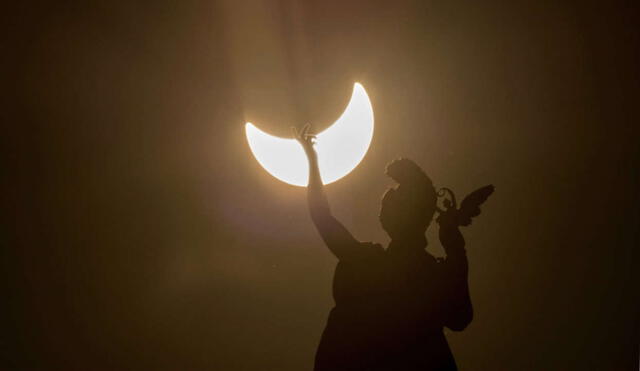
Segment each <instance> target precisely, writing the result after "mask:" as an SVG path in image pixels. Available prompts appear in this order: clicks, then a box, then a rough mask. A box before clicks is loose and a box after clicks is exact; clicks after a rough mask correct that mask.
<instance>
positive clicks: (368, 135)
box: [245, 83, 373, 187]
mask: <svg viewBox="0 0 640 371" xmlns="http://www.w3.org/2000/svg"><path fill="white" fill-rule="evenodd" d="M245 132H246V134H247V141H248V142H249V147H250V148H251V152H252V153H253V156H254V157H255V158H256V160H258V162H259V163H260V165H262V167H263V168H264V169H265V170H266V171H267V172H268V173H269V174H271V175H273V176H274V177H276V178H277V179H279V180H281V181H283V182H285V183H289V184H291V185H294V186H299V187H306V186H307V184H308V182H309V164H308V162H307V157H306V155H305V153H304V150H303V149H302V146H301V145H300V143H298V142H297V141H296V140H295V139H287V138H281V137H276V136H273V135H269V134H267V133H265V132H264V131H262V130H260V129H258V128H257V127H256V126H254V125H253V124H252V123H250V122H247V123H246V124H245ZM372 138H373V108H372V107H371V101H369V96H368V95H367V92H366V91H365V90H364V87H362V85H360V84H359V83H355V84H354V85H353V93H352V94H351V100H350V101H349V104H348V105H347V108H346V109H345V110H344V112H343V113H342V115H341V116H340V118H339V119H338V120H337V121H336V122H334V123H333V125H331V126H330V127H328V128H327V129H325V130H324V131H322V132H321V133H318V134H317V135H316V145H315V149H316V152H317V153H318V165H319V166H320V176H321V177H322V183H324V184H329V183H333V182H335V181H336V180H338V179H340V178H342V177H344V176H345V175H347V174H349V173H350V172H351V171H352V170H353V169H355V168H356V166H358V164H359V163H360V161H362V159H363V158H364V156H365V154H366V153H367V150H368V149H369V145H370V144H371V139H372Z"/></svg>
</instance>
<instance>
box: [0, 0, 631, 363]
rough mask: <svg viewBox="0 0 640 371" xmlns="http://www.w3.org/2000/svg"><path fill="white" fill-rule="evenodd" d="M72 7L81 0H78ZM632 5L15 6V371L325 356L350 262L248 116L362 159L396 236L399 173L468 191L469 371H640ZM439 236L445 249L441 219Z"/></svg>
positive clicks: (7, 305)
mask: <svg viewBox="0 0 640 371" xmlns="http://www.w3.org/2000/svg"><path fill="white" fill-rule="evenodd" d="M74 3H78V4H74ZM631 4H632V2H627V3H624V2H597V3H596V2H580V3H578V2H573V3H572V2H559V1H529V2H518V1H506V0H504V1H500V0H489V1H471V0H468V1H464V0H463V1H458V0H450V1H425V2H422V1H415V2H409V1H395V2H391V1H357V2H356V1H354V2H346V3H343V2H338V1H315V0H314V1H305V2H297V1H293V0H291V1H285V0H283V1H276V0H273V1H253V2H239V1H231V0H229V1H220V2H216V1H214V2H204V1H179V2H178V1H148V2H142V1H138V2H136V1H131V2H129V1H124V2H104V3H90V2H53V3H52V4H48V5H47V4H39V5H35V4H29V5H27V4H23V5H17V6H15V7H14V8H13V9H6V10H5V11H4V13H5V14H4V15H3V17H4V19H3V21H2V25H3V26H2V27H3V29H4V30H3V31H2V40H3V42H2V46H1V48H2V50H3V61H2V67H3V68H2V70H3V71H4V72H5V73H6V74H7V75H8V77H9V78H8V79H6V81H7V82H6V84H5V89H3V90H4V94H3V97H4V99H3V101H4V102H5V104H7V109H4V110H3V113H2V116H3V120H2V121H3V132H4V133H3V135H2V137H1V138H2V150H3V152H5V153H6V155H5V156H4V157H5V159H6V165H5V166H4V170H5V174H6V179H7V180H6V181H3V185H4V188H5V190H3V192H2V193H1V194H2V202H3V206H2V208H3V211H5V215H6V216H5V219H4V221H3V223H2V224H3V233H2V235H3V244H2V245H3V249H2V256H1V261H0V264H1V265H2V273H3V278H2V285H6V287H4V288H3V289H2V292H3V294H4V300H3V301H2V307H3V310H2V313H3V314H2V321H3V323H2V335H0V340H1V342H0V351H1V356H2V364H1V365H0V366H1V367H2V368H16V369H21V368H42V369H65V370H76V369H77V370H86V369H94V370H96V369H176V370H178V369H211V370H283V371H286V370H310V369H311V366H312V360H313V356H314V352H315V347H316V346H317V344H318V341H319V339H320V334H321V331H322V329H323V326H324V323H325V320H326V316H327V313H328V310H329V309H330V308H331V306H332V299H331V280H332V274H333V269H334V267H335V264H336V260H335V259H334V258H333V257H332V256H331V255H330V253H329V252H328V251H327V250H326V249H325V248H324V246H323V244H322V242H321V240H320V238H319V236H318V235H317V234H316V232H315V230H314V229H313V227H312V224H311V222H310V219H309V217H308V214H307V210H306V204H305V193H304V189H302V188H297V187H292V186H288V185H286V184H284V183H281V182H279V181H277V180H276V179H275V178H273V177H271V176H270V175H268V174H267V173H266V172H265V171H263V170H262V169H261V168H260V166H259V165H258V163H257V162H256V161H255V160H254V159H253V157H252V156H251V153H250V151H249V148H248V146H247V144H246V140H245V138H244V131H243V125H244V122H245V121H252V122H254V123H256V124H257V125H258V126H259V127H261V128H262V129H263V130H265V131H269V132H271V133H273V134H276V135H282V136H284V135H288V134H289V127H290V126H292V125H299V124H302V123H304V122H307V121H309V122H312V123H313V124H314V125H315V127H316V128H317V129H318V130H321V129H323V128H324V127H327V126H328V125H330V123H331V122H332V121H333V120H335V119H336V118H337V117H338V116H339V114H340V112H341V111H342V109H343V108H344V106H345V105H346V103H347V101H348V98H349V96H350V93H351V87H352V84H353V82H354V81H359V82H361V83H362V84H363V85H364V86H365V88H366V89H367V91H368V93H369V95H370V97H371V100H372V104H373V108H374V112H375V116H376V133H375V136H374V138H373V142H372V145H371V148H370V150H369V153H368V154H367V156H366V157H365V159H364V161H363V162H362V163H361V165H360V166H359V167H358V168H357V169H356V170H355V171H354V172H353V173H352V174H350V175H349V176H347V177H346V178H344V179H342V180H340V181H339V182H337V183H335V184H332V185H330V186H328V187H327V192H328V196H329V198H330V201H331V203H332V205H333V209H334V212H335V214H336V215H337V216H338V218H339V219H341V220H342V221H343V222H344V223H345V224H346V225H347V226H348V227H349V228H350V230H351V231H352V232H353V234H354V235H355V236H356V237H357V238H358V239H360V240H363V241H377V242H382V243H386V242H388V239H387V237H386V236H385V235H384V233H383V232H382V230H381V228H380V227H379V225H378V221H377V212H378V208H379V199H380V196H381V195H382V193H383V192H384V190H385V189H386V187H388V186H390V185H391V184H392V183H391V181H390V180H389V179H387V178H386V177H385V176H384V174H383V170H384V166H385V164H386V163H387V162H389V161H390V160H392V159H394V158H396V157H398V156H406V157H409V158H412V159H414V160H415V161H416V162H417V163H419V164H420V165H421V166H422V167H423V168H424V169H425V170H426V171H427V172H428V174H429V175H430V176H431V178H432V179H433V180H434V182H435V183H436V185H437V186H448V187H451V188H453V189H454V190H456V192H457V193H458V194H459V195H462V194H465V193H467V192H470V191H472V190H473V189H475V188H476V187H479V186H482V185H485V184H489V183H493V184H494V185H495V186H496V193H495V194H494V195H493V196H492V198H490V199H489V201H488V202H487V204H486V206H485V207H484V213H483V215H482V216H481V217H480V218H478V220H477V221H476V222H474V224H473V226H471V227H469V228H467V229H466V230H464V234H465V236H466V238H467V248H468V255H469V259H470V264H471V271H470V287H471V292H472V298H473V300H474V306H475V311H476V315H475V320H474V322H473V323H472V325H471V326H470V327H469V328H468V329H467V330H466V331H464V332H461V333H450V334H448V338H449V341H450V343H451V347H452V349H453V353H454V355H455V356H456V359H457V361H458V364H459V366H460V368H461V369H462V370H544V369H548V370H586V369H589V370H596V369H597V370H627V369H628V370H637V367H638V343H639V342H638V338H639V332H640V323H639V319H638V318H639V316H638V309H639V307H638V292H640V290H639V288H638V273H637V271H638V268H639V267H638V257H639V252H638V248H639V246H638V227H639V223H638V222H639V217H638V205H639V204H640V196H639V193H638V188H639V181H638V170H639V169H638V162H637V160H636V158H638V157H640V156H638V155H640V153H638V152H639V150H638V148H639V147H638V140H637V134H638V128H637V127H638V101H637V96H638V94H637V93H638V87H639V86H638V85H639V83H638V82H639V78H638V77H639V71H640V70H639V69H638V66H639V65H640V58H639V53H638V37H639V32H638V28H637V22H638V19H637V14H636V11H635V9H634V8H633V7H632V6H631ZM429 237H430V241H431V244H430V247H429V250H430V251H432V252H433V253H435V254H440V253H441V250H440V247H439V244H438V242H437V239H436V238H434V237H435V236H434V233H433V231H431V232H430V233H429Z"/></svg>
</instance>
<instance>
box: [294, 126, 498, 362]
mask: <svg viewBox="0 0 640 371" xmlns="http://www.w3.org/2000/svg"><path fill="white" fill-rule="evenodd" d="M294 135H295V137H296V139H298V141H299V142H300V143H301V145H302V147H303V148H304V150H305V153H306V155H307V158H308V160H309V184H308V205H309V210H310V213H311V219H312V220H313V223H314V224H315V226H316V228H317V230H318V231H319V233H320V235H321V237H322V239H323V240H324V242H325V244H326V245H327V247H328V248H329V250H331V252H332V253H333V254H334V255H335V256H336V257H337V258H338V259H339V262H338V265H337V267H336V270H335V276H334V281H333V297H334V300H335V307H334V308H333V309H332V310H331V312H330V314H329V318H328V320H327V324H326V327H325V329H324V332H323V334H322V338H321V341H320V344H319V346H318V350H317V352H316V358H315V365H314V366H315V367H314V370H316V371H324V370H331V371H342V370H349V371H355V370H367V371H370V370H379V371H382V370H396V371H400V370H456V364H455V361H454V358H453V355H452V353H451V351H450V349H449V345H448V344H447V340H446V338H445V336H444V333H443V328H444V327H447V328H449V329H451V330H453V331H462V330H464V329H465V328H466V327H467V325H468V324H469V323H470V322H471V320H472V318H473V308H472V305H471V298H470V297H469V286H468V283H467V271H468V263H467V257H466V252H465V241H464V238H463V236H462V234H461V233H460V230H459V228H458V227H459V226H460V225H468V224H470V223H471V218H472V217H474V216H477V215H478V214H480V209H479V206H480V204H482V202H484V201H485V200H486V199H487V197H488V196H489V195H490V194H491V193H492V192H493V186H486V187H483V188H481V189H479V190H478V191H476V192H473V193H472V194H470V195H469V196H468V197H466V198H465V200H464V201H462V203H461V205H460V208H459V209H458V208H457V204H456V201H455V196H454V195H453V192H451V191H450V190H448V189H446V188H445V189H442V190H441V191H440V192H439V193H436V190H435V188H434V186H433V184H432V182H431V179H429V177H428V176H427V175H426V174H425V173H424V171H422V169H421V168H420V167H419V166H418V165H416V164H415V163H414V162H413V161H411V160H408V159H400V160H395V161H393V162H392V163H391V164H389V165H388V166H387V169H386V173H387V175H389V176H390V177H391V178H393V179H394V180H395V181H397V182H398V183H399V186H397V187H396V188H391V189H389V190H387V192H386V193H385V194H384V196H383V198H382V207H381V210H380V222H381V224H382V228H383V229H384V230H385V231H386V232H387V233H388V234H389V236H390V237H391V242H390V243H389V246H388V248H387V249H384V248H382V246H381V245H379V244H374V243H369V242H360V241H358V240H356V239H355V238H354V237H353V236H352V235H351V233H349V231H348V230H347V229H346V228H345V227H344V226H343V225H342V224H341V223H340V222H339V221H338V220H337V219H336V218H335V217H334V216H333V215H332V214H331V210H330V208H329V203H328V201H327V198H326V196H325V194H324V191H323V184H322V181H321V178H320V171H319V168H318V161H317V154H316V152H315V150H314V148H313V144H314V141H315V137H314V136H313V135H311V134H309V125H306V126H305V127H304V128H303V129H302V130H301V131H300V132H298V131H297V130H295V129H294ZM446 193H449V194H450V197H451V199H446V200H444V209H441V208H439V207H438V206H437V200H438V196H439V195H440V196H444V195H445V194H446ZM436 211H438V212H439V216H438V218H437V219H436V220H437V222H438V225H439V238H440V241H441V243H442V246H443V247H444V250H445V252H446V258H445V259H436V258H434V257H433V256H432V255H431V254H429V253H428V252H427V251H426V250H425V247H426V245H427V240H426V237H425V232H426V230H427V227H428V226H429V224H430V222H431V220H432V219H433V217H434V215H435V212H436Z"/></svg>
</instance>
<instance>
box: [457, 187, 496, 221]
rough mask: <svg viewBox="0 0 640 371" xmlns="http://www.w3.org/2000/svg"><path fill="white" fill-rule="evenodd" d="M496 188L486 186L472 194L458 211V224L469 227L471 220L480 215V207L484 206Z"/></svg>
mask: <svg viewBox="0 0 640 371" xmlns="http://www.w3.org/2000/svg"><path fill="white" fill-rule="evenodd" d="M494 189H495V188H494V187H493V185H492V184H489V185H486V186H484V187H482V188H479V189H476V190H475V191H473V192H471V193H470V194H469V195H467V197H465V198H464V200H462V203H460V209H459V211H458V224H459V225H461V226H468V225H469V224H471V218H473V217H476V216H478V215H480V205H482V204H483V203H484V202H485V201H486V200H487V198H489V196H490V195H491V194H492V193H493V191H494Z"/></svg>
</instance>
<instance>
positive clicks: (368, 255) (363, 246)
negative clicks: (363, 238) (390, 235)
mask: <svg viewBox="0 0 640 371" xmlns="http://www.w3.org/2000/svg"><path fill="white" fill-rule="evenodd" d="M384 253H385V250H384V248H383V247H382V245H381V244H379V243H374V242H359V241H358V243H357V244H356V246H354V248H353V249H351V254H348V255H344V256H342V257H340V260H341V261H357V260H369V259H377V258H382V257H384Z"/></svg>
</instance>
